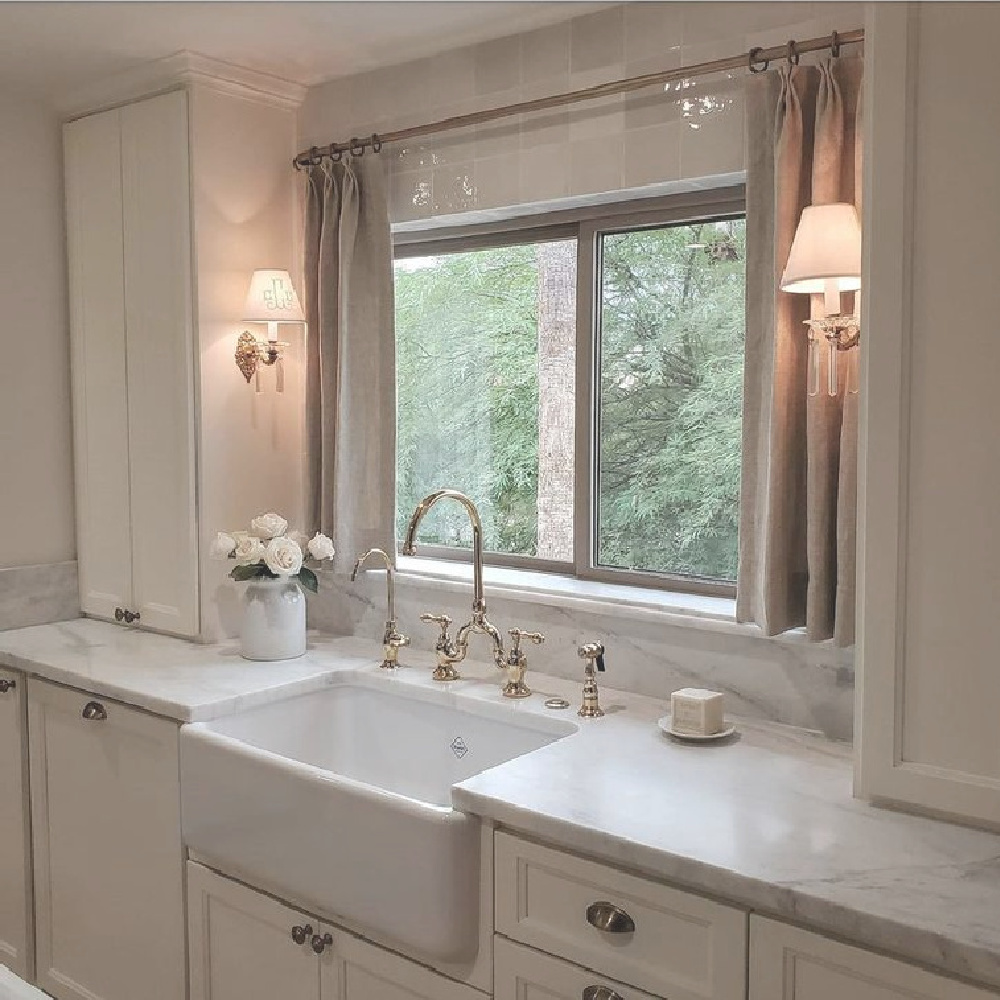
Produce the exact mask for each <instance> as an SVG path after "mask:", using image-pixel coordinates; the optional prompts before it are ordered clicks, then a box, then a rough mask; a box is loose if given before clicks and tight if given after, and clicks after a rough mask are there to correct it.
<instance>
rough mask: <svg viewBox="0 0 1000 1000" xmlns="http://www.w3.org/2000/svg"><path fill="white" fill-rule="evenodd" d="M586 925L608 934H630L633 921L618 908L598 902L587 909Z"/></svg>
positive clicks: (632, 928)
mask: <svg viewBox="0 0 1000 1000" xmlns="http://www.w3.org/2000/svg"><path fill="white" fill-rule="evenodd" d="M587 923H588V924H590V925H591V926H592V927H596V928H597V929H598V930H599V931H607V932H608V933H609V934H631V933H633V931H635V921H634V920H633V919H632V918H631V917H630V916H629V914H628V913H626V912H625V910H623V909H622V908H621V907H620V906H615V904H614V903H609V902H608V901H607V900H599V901H598V902H596V903H591V904H590V906H588V907H587Z"/></svg>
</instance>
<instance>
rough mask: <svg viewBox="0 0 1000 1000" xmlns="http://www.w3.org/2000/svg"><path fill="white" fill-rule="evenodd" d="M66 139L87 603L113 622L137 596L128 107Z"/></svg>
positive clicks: (76, 443) (76, 444)
mask: <svg viewBox="0 0 1000 1000" xmlns="http://www.w3.org/2000/svg"><path fill="white" fill-rule="evenodd" d="M63 140H64V147H65V161H66V241H67V251H68V256H69V295H70V330H71V338H70V340H71V345H72V362H73V363H72V383H73V454H74V462H75V466H76V523H77V532H76V538H77V541H76V544H77V554H78V563H79V572H80V606H81V608H82V609H83V610H84V611H85V612H86V613H87V614H90V615H96V616H98V617H100V618H109V619H110V618H113V617H114V613H115V608H116V607H127V606H128V605H129V602H130V600H131V597H132V554H131V538H130V531H129V524H130V513H129V506H130V500H129V464H128V463H129V434H128V404H127V394H126V375H125V268H124V244H123V239H122V176H121V143H120V126H119V112H118V111H107V112H104V113H103V114H99V115H91V116H90V117H88V118H81V119H80V120H79V121H75V122H71V123H70V124H68V125H66V127H65V130H64V132H63Z"/></svg>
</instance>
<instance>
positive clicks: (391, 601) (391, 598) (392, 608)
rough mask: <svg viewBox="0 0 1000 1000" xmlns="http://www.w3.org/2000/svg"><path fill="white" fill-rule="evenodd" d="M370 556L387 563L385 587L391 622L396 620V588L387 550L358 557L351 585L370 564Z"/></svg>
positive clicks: (352, 573) (375, 551)
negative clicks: (366, 564)
mask: <svg viewBox="0 0 1000 1000" xmlns="http://www.w3.org/2000/svg"><path fill="white" fill-rule="evenodd" d="M369 556H381V557H382V562H384V563H385V587H386V602H387V604H388V610H389V615H388V618H389V621H395V620H396V595H395V593H394V589H395V588H394V587H393V583H392V560H391V559H390V558H389V555H388V553H387V552H386V551H385V549H369V550H368V551H367V552H364V553H362V554H361V555H360V556H358V561H357V562H356V563H355V564H354V569H352V570H351V583H354V581H355V580H357V578H358V573H359V572H360V570H361V567H362V566H364V564H365V563H366V562H368V557H369Z"/></svg>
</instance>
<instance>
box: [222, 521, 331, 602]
mask: <svg viewBox="0 0 1000 1000" xmlns="http://www.w3.org/2000/svg"><path fill="white" fill-rule="evenodd" d="M212 556H213V558H215V559H233V560H235V561H236V565H235V566H234V567H233V568H232V570H231V571H230V573H229V575H230V576H231V577H232V578H233V579H234V580H237V581H239V582H242V581H244V580H254V579H258V578H260V579H265V580H279V579H294V580H297V581H298V582H299V583H300V584H301V585H302V586H303V587H305V589H306V590H308V591H311V592H312V593H314V594H315V593H316V592H317V591H318V590H319V581H318V580H317V579H316V574H315V572H314V571H313V570H312V569H310V567H308V566H307V565H306V560H311V561H313V562H314V563H316V564H319V563H322V562H323V561H324V560H327V559H332V558H333V556H334V548H333V542H332V541H331V540H330V539H329V538H328V537H327V536H326V535H324V534H323V533H322V532H319V531H318V532H316V534H315V535H313V537H312V538H308V537H307V536H306V535H304V534H302V533H301V532H298V531H293V532H288V522H287V521H286V520H285V519H284V518H283V517H281V516H280V515H278V514H275V513H274V511H268V513H266V514H260V515H258V516H257V517H255V518H254V519H253V520H252V521H251V522H250V530H249V531H233V532H228V531H220V532H219V533H218V535H216V536H215V541H214V542H213V543H212Z"/></svg>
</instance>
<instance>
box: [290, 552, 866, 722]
mask: <svg viewBox="0 0 1000 1000" xmlns="http://www.w3.org/2000/svg"><path fill="white" fill-rule="evenodd" d="M463 568H464V569H465V570H466V572H468V567H463ZM486 596H487V600H488V601H489V608H490V618H491V620H492V621H493V622H494V623H495V624H497V625H498V627H500V628H501V629H503V630H506V629H507V628H510V627H511V626H514V625H519V626H521V627H522V628H529V629H537V630H540V631H542V632H544V633H545V635H546V637H547V641H546V643H545V645H544V646H541V647H532V649H531V653H530V660H531V665H532V666H531V669H532V670H533V671H541V672H544V673H546V674H551V675H553V676H558V677H565V678H567V679H572V678H576V677H578V676H582V664H581V661H580V659H579V658H578V657H577V655H576V649H577V646H578V645H579V644H581V643H583V642H588V641H590V640H592V639H600V640H601V641H602V642H604V644H605V645H606V646H607V648H608V657H607V661H608V677H607V683H608V684H610V685H613V686H614V687H616V688H618V689H620V690H624V691H631V692H634V693H636V694H641V695H646V696H648V697H651V698H667V697H669V695H670V692H671V691H675V690H676V689H677V688H682V687H709V688H714V689H716V690H719V691H723V692H725V694H726V696H727V698H728V701H729V704H730V707H731V710H732V711H734V712H737V713H738V714H740V715H743V716H747V717H749V718H756V719H761V720H767V721H773V722H780V723H783V724H785V725H790V726H798V727H800V728H803V729H814V730H817V731H819V732H822V733H823V734H824V735H826V736H828V737H830V738H831V739H839V740H849V739H850V738H851V735H852V730H853V719H854V665H853V663H854V661H853V651H852V650H844V649H837V648H835V647H834V646H833V645H832V644H831V643H829V642H826V643H810V642H807V641H805V639H804V638H803V637H802V636H798V635H789V636H781V637H777V638H768V637H766V636H763V635H762V634H761V633H760V631H759V630H758V629H757V628H756V627H755V626H749V625H738V624H736V622H734V621H732V620H730V621H728V622H725V621H723V620H720V616H719V615H715V616H710V615H708V614H707V613H706V610H701V611H699V612H697V613H692V614H689V615H688V616H686V617H685V616H683V615H680V614H668V613H653V612H649V611H644V612H642V613H637V612H634V611H632V610H631V609H624V608H623V607H621V606H620V604H618V603H616V602H614V601H607V602H604V601H598V600H586V601H574V600H562V601H553V600H551V599H550V598H548V597H547V596H546V595H544V594H541V593H538V592H536V591H533V590H530V589H523V590H520V591H519V590H518V589H517V588H516V587H514V586H506V587H502V588H500V587H496V586H491V585H490V580H489V578H487V587H486ZM471 598H472V585H471V582H470V581H467V580H462V581H451V580H449V581H447V582H445V581H440V580H427V579H425V578H420V577H416V576H414V575H412V574H409V573H400V574H399V575H398V576H397V579H396V613H397V616H398V618H399V620H400V622H401V624H402V628H403V631H404V632H406V633H407V634H408V635H409V636H410V637H411V638H412V640H413V648H414V649H418V650H425V651H428V652H429V651H431V650H433V648H434V641H435V638H436V635H437V631H436V629H435V628H430V627H428V626H426V625H423V624H422V623H421V622H420V614H421V612H424V611H435V612H445V613H446V614H449V615H451V617H452V618H453V619H454V620H455V621H456V622H462V621H465V620H466V619H467V618H468V616H469V605H470V602H471ZM706 603H707V602H706ZM715 603H721V602H718V601H717V600H716V602H715ZM309 616H310V618H309V620H310V623H311V624H312V625H314V626H316V627H317V628H320V629H322V630H323V631H327V632H332V633H337V634H344V635H351V634H353V635H358V636H367V637H368V638H370V639H378V638H380V637H381V635H382V631H383V623H384V618H385V584H384V582H383V578H382V575H381V574H380V573H371V574H366V575H365V577H364V578H363V579H359V580H358V581H357V583H356V584H351V583H349V582H348V581H347V580H345V579H342V578H339V577H335V578H330V579H324V582H323V588H322V589H321V591H320V594H319V596H318V597H316V598H312V599H311V600H310V603H309Z"/></svg>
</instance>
